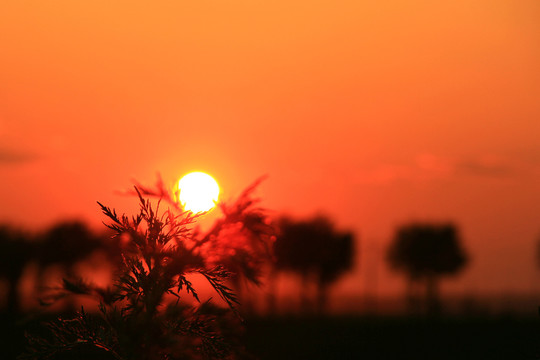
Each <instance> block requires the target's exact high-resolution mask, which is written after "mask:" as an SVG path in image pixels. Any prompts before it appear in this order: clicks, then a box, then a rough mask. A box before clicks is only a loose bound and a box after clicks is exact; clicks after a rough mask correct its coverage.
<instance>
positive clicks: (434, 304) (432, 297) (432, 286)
mask: <svg viewBox="0 0 540 360" xmlns="http://www.w3.org/2000/svg"><path fill="white" fill-rule="evenodd" d="M426 308H427V313H428V314H429V315H437V314H439V313H440V312H441V301H440V299H439V279H438V277H437V276H436V275H433V274H430V275H428V276H427V277H426Z"/></svg>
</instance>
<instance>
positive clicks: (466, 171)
mask: <svg viewBox="0 0 540 360" xmlns="http://www.w3.org/2000/svg"><path fill="white" fill-rule="evenodd" d="M539 174H540V166H538V164H536V165H535V164H532V163H525V162H523V161H521V160H519V159H512V158H508V157H503V156H495V155H475V156H469V157H463V158H456V157H443V156H438V155H434V154H430V153H422V154H418V155H417V156H416V157H414V158H412V159H411V160H410V161H408V162H403V163H399V164H396V163H394V164H392V163H383V164H379V165H377V166H374V167H372V168H366V169H360V170H358V171H357V172H356V181H357V182H359V183H372V184H388V183H392V182H397V181H414V182H425V181H433V180H438V179H448V178H455V177H461V176H470V177H482V178H508V177H512V176H520V175H539Z"/></svg>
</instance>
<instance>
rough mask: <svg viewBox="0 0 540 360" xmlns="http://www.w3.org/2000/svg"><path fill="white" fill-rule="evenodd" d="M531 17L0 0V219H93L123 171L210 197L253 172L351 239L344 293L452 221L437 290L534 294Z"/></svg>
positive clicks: (456, 8)
mask: <svg viewBox="0 0 540 360" xmlns="http://www.w3.org/2000/svg"><path fill="white" fill-rule="evenodd" d="M539 19H540V3H539V2H538V1H537V0H522V1H513V0H456V1H451V2H448V4H442V2H436V1H428V0H426V1H398V0H392V1H386V2H373V1H369V2H368V1H282V0H274V1H236V0H232V1H204V0H202V1H189V2H188V1H183V0H180V1H162V2H151V3H150V2H143V1H115V2H111V1H95V0H94V1H71V0H65V1H53V0H51V1H20V0H18V1H3V2H2V3H1V4H0V179H1V180H0V181H1V182H0V184H1V185H2V186H1V188H0V202H1V203H2V207H1V208H0V219H2V220H4V221H11V222H15V223H17V224H22V225H29V226H44V225H46V224H50V223H51V222H52V221H55V220H57V219H60V218H63V217H66V216H69V217H75V216H82V217H84V218H86V219H88V220H89V221H92V222H94V223H96V224H97V223H99V221H101V220H102V218H101V216H100V213H99V209H98V207H97V205H96V204H95V201H96V200H99V201H102V202H105V203H107V204H108V205H110V206H114V207H117V208H118V209H119V210H123V209H127V206H128V204H130V203H132V200H131V199H125V198H122V197H119V196H117V195H115V194H114V190H118V189H125V188H127V187H129V186H130V184H131V179H132V178H136V179H138V180H140V181H141V182H145V183H152V182H153V181H154V179H155V174H156V172H160V173H161V174H162V176H163V178H164V179H165V180H166V181H169V182H173V181H174V180H176V179H177V178H178V177H179V176H180V175H182V174H184V173H186V172H188V171H191V170H204V171H207V172H209V173H211V174H213V175H214V176H215V177H216V178H217V179H218V181H219V182H220V184H221V185H222V188H223V192H224V193H225V198H227V197H231V196H233V195H234V194H238V193H239V192H240V191H241V189H242V188H243V187H244V186H246V185H248V184H249V183H250V182H251V181H253V180H254V179H256V178H257V177H259V176H260V175H263V174H268V175H269V176H270V177H269V178H268V180H267V181H266V182H265V183H264V184H263V185H262V186H261V188H260V191H259V194H260V195H261V196H262V197H263V198H264V204H265V205H266V206H267V207H268V208H270V209H273V210H275V211H276V212H278V213H280V212H282V211H286V212H288V213H291V214H296V215H309V214H313V213H315V212H316V211H323V212H325V213H327V214H329V215H330V216H332V217H333V218H335V219H336V221H337V222H338V224H339V225H340V226H342V227H349V228H351V229H353V230H355V231H356V232H357V233H358V235H359V237H360V238H361V240H362V245H361V246H362V247H363V248H364V249H366V251H364V252H363V254H362V259H361V262H362V264H361V267H360V268H359V269H358V271H357V272H356V273H355V274H353V275H351V276H349V277H348V278H347V279H344V281H343V282H342V283H341V284H340V287H341V289H342V290H344V291H349V292H361V291H363V290H365V283H364V281H365V278H366V277H368V276H370V275H369V274H370V272H369V271H373V269H374V267H375V266H376V264H377V262H378V261H377V260H376V259H377V257H376V255H374V254H379V256H382V255H381V253H382V252H384V249H385V248H386V246H387V244H388V241H389V239H390V237H391V235H392V233H393V231H394V228H395V226H397V225H399V224H401V223H403V222H406V221H409V220H413V219H420V220H453V221H455V222H456V223H457V224H458V225H459V226H460V229H461V231H462V235H463V238H464V241H465V246H466V248H467V250H468V251H469V253H470V255H471V257H472V262H471V265H470V267H469V268H468V269H467V271H466V272H465V273H464V276H463V277H461V278H460V279H459V281H453V282H451V283H450V284H447V288H448V289H454V290H460V291H472V292H473V293H475V292H494V293H501V292H504V291H530V290H533V289H535V290H540V270H537V266H536V265H535V263H534V251H535V246H536V242H537V240H538V238H539V237H540V182H539V180H540V142H539V136H540V65H539V64H540V22H539V21H538V20H539ZM370 249H375V250H370ZM380 268H381V270H380V273H379V276H380V279H379V291H380V292H381V293H386V292H392V291H394V290H396V289H398V287H399V286H402V282H401V279H400V278H399V277H396V276H391V275H389V274H388V273H387V270H386V269H385V266H384V264H380ZM399 289H401V288H399Z"/></svg>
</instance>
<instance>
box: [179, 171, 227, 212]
mask: <svg viewBox="0 0 540 360" xmlns="http://www.w3.org/2000/svg"><path fill="white" fill-rule="evenodd" d="M178 190H179V191H180V194H179V200H180V203H181V204H182V206H183V207H184V209H185V210H191V211H192V212H194V213H197V212H200V211H208V210H210V209H211V208H213V207H214V205H215V203H216V202H217V200H218V196H219V185H218V184H217V182H216V180H214V178H213V177H211V176H210V175H208V174H205V173H203V172H192V173H189V174H187V175H185V176H184V177H183V178H181V179H180V181H178Z"/></svg>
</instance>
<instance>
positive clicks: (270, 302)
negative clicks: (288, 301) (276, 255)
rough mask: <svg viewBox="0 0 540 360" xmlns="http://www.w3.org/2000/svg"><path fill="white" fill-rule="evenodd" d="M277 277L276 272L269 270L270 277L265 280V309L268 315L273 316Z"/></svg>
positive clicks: (275, 306) (275, 308)
mask: <svg viewBox="0 0 540 360" xmlns="http://www.w3.org/2000/svg"><path fill="white" fill-rule="evenodd" d="M277 276H278V271H276V270H274V269H273V270H271V272H270V275H269V276H268V279H267V280H266V283H267V284H268V290H267V294H266V307H267V312H268V314H270V315H275V314H276V313H277V303H276V301H277V299H276V295H277V293H276V292H277V286H276V282H277Z"/></svg>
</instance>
